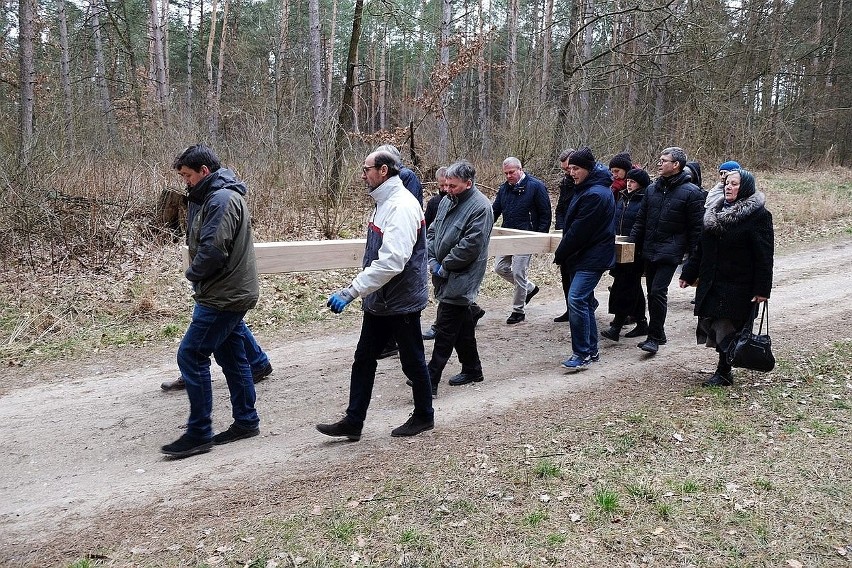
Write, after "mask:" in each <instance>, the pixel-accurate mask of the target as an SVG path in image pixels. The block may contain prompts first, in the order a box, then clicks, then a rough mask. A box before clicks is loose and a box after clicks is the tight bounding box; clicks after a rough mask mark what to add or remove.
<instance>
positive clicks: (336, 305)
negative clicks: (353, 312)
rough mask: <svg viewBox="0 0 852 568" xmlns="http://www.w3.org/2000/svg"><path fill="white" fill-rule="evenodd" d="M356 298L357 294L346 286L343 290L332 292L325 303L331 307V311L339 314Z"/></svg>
mask: <svg viewBox="0 0 852 568" xmlns="http://www.w3.org/2000/svg"><path fill="white" fill-rule="evenodd" d="M354 299H355V296H354V295H353V294H352V292H350V291H349V288H344V289H343V290H340V291H339V292H335V293H334V294H332V295H331V297H330V298H329V299H328V302H326V303H325V305H326V306H328V307H329V308H331V311H333V312H334V313H336V314H339V313H340V312H342V311H343V310H344V309H346V306H348V305H349V304H351V303H352V300H354Z"/></svg>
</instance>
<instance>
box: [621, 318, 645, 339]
mask: <svg viewBox="0 0 852 568" xmlns="http://www.w3.org/2000/svg"><path fill="white" fill-rule="evenodd" d="M643 335H648V320H646V319H645V318H640V319H638V320H636V327H634V328H633V329H631V330H630V331H628V332H627V333H625V334H624V337H642V336H643Z"/></svg>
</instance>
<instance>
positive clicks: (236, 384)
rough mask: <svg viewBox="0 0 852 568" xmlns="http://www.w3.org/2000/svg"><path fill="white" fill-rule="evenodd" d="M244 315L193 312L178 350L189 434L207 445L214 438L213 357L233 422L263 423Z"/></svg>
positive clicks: (254, 425)
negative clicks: (256, 405)
mask: <svg viewBox="0 0 852 568" xmlns="http://www.w3.org/2000/svg"><path fill="white" fill-rule="evenodd" d="M244 315H245V312H225V311H221V310H217V309H214V308H210V307H207V306H202V305H200V304H196V305H195V309H194V310H193V312H192V321H191V322H190V324H189V328H188V329H187V330H186V333H185V334H184V335H183V339H182V340H181V342H180V347H179V348H178V353H177V363H178V367H179V368H180V373H181V375H182V376H183V378H184V381H186V395H187V396H188V397H189V420H187V422H186V433H187V434H189V435H190V436H192V437H194V438H198V439H200V440H205V441H207V440H210V439H211V438H212V437H213V423H212V419H211V414H212V412H213V388H212V385H211V383H210V355H213V357H214V358H215V359H216V363H218V364H219V366H220V367H222V372H223V373H224V375H225V379H226V380H227V381H228V390H229V391H230V393H231V407H232V415H233V417H234V422H235V423H236V424H238V425H239V426H242V427H244V428H249V429H254V428H257V425H258V424H259V423H260V418H258V416H257V411H256V410H255V409H254V402H255V398H256V396H255V392H254V381H253V380H252V376H251V367H250V366H249V362H248V358H247V357H246V348H245V343H244V340H245V337H246V334H250V333H251V332H249V331H248V328H246V324H245V322H244V321H243V316H244Z"/></svg>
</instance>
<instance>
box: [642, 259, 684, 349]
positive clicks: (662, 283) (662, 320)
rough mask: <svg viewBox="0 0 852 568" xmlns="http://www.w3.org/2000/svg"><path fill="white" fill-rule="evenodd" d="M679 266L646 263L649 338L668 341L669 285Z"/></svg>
mask: <svg viewBox="0 0 852 568" xmlns="http://www.w3.org/2000/svg"><path fill="white" fill-rule="evenodd" d="M675 270H677V264H668V263H664V262H650V261H646V262H645V285H646V286H647V287H648V337H651V338H653V339H663V340H665V339H666V332H665V329H664V328H665V325H666V312H667V311H668V300H669V284H671V283H672V277H673V276H674V273H675Z"/></svg>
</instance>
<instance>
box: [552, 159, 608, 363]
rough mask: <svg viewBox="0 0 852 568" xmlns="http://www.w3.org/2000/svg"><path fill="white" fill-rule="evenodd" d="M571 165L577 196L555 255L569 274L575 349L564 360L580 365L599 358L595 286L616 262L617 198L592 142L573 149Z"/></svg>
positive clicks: (567, 215) (571, 323) (575, 195)
mask: <svg viewBox="0 0 852 568" xmlns="http://www.w3.org/2000/svg"><path fill="white" fill-rule="evenodd" d="M568 165H569V171H568V174H569V175H570V176H571V178H572V179H573V180H574V197H573V199H572V200H571V203H570V204H569V205H568V210H567V211H566V212H565V224H564V229H563V230H562V240H561V241H560V242H559V246H558V247H557V248H556V253H555V254H554V260H553V261H554V262H555V263H556V264H559V265H560V266H563V267H566V268H567V270H568V272H569V273H570V275H571V286H570V288H569V291H568V316H569V318H568V324H569V325H570V327H571V351H572V354H571V357H569V358H568V359H567V360H565V361H563V362H562V366H563V367H565V368H568V369H579V368H582V367H585V366H587V365H589V364H591V363H592V362H594V361H598V360H599V359H600V354H599V353H598V326H597V323H596V322H595V309H596V308H597V307H598V301H597V300H596V299H595V286H597V285H598V282H600V280H601V276H602V275H603V273H604V272H605V271H606V270H609V269H610V268H612V266H613V265H614V264H615V198H614V197H613V196H612V190H610V186H611V185H612V174H611V173H610V172H609V170H608V169H607V168H605V167H604V166H603V165H602V164H598V163H596V162H595V156H594V154H592V151H591V150H590V149H589V148H588V147H583V148H580V149H578V150H576V151H574V152H573V153H572V154H571V156H570V157H569V158H568Z"/></svg>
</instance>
